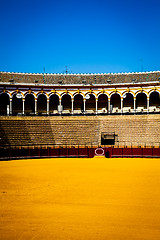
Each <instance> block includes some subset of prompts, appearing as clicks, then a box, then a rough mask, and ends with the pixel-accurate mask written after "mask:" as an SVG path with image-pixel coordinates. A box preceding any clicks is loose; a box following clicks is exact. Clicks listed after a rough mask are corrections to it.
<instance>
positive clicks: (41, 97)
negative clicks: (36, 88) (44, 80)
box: [37, 93, 47, 115]
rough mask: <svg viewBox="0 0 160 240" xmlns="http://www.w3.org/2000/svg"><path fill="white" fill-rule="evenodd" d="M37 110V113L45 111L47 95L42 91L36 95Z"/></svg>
mask: <svg viewBox="0 0 160 240" xmlns="http://www.w3.org/2000/svg"><path fill="white" fill-rule="evenodd" d="M37 112H38V114H39V115H41V114H43V113H44V114H46V113H47V96H46V94H44V93H39V94H38V95H37Z"/></svg>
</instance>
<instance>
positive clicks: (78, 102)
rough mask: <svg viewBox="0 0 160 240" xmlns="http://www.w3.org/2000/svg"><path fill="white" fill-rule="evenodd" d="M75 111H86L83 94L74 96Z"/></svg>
mask: <svg viewBox="0 0 160 240" xmlns="http://www.w3.org/2000/svg"><path fill="white" fill-rule="evenodd" d="M73 106H74V110H79V111H80V112H83V111H84V103H83V95H82V94H80V93H79V94H76V95H74V103H73Z"/></svg>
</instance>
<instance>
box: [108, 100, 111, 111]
mask: <svg viewBox="0 0 160 240" xmlns="http://www.w3.org/2000/svg"><path fill="white" fill-rule="evenodd" d="M110 102H111V99H110V98H108V114H110V113H111V104H110Z"/></svg>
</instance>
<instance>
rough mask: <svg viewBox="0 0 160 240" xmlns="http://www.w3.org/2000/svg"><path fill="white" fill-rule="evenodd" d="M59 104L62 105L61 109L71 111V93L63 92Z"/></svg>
mask: <svg viewBox="0 0 160 240" xmlns="http://www.w3.org/2000/svg"><path fill="white" fill-rule="evenodd" d="M61 104H62V106H63V111H68V112H71V108H72V103H71V94H68V93H65V94H63V95H62V100H61Z"/></svg>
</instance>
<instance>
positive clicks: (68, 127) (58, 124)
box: [50, 117, 99, 145]
mask: <svg viewBox="0 0 160 240" xmlns="http://www.w3.org/2000/svg"><path fill="white" fill-rule="evenodd" d="M50 125H51V128H52V134H53V135H54V139H55V144H56V145H98V137H99V121H97V120H96V119H91V118H89V117H86V118H85V117H83V118H82V119H81V118H80V117H72V119H71V117H68V118H67V117H63V118H58V119H57V120H56V119H55V118H54V119H53V118H51V119H50Z"/></svg>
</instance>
